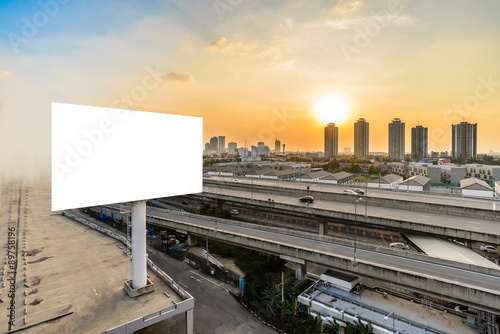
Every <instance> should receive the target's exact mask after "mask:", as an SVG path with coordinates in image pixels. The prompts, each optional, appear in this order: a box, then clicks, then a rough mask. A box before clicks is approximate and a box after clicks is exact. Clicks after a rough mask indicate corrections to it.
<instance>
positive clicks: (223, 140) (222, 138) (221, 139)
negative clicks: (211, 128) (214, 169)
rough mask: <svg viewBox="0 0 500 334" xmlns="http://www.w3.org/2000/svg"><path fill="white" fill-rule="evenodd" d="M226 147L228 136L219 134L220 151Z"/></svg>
mask: <svg viewBox="0 0 500 334" xmlns="http://www.w3.org/2000/svg"><path fill="white" fill-rule="evenodd" d="M225 149H226V136H219V152H222V151H224V150H225Z"/></svg>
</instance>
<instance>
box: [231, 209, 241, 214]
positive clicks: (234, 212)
mask: <svg viewBox="0 0 500 334" xmlns="http://www.w3.org/2000/svg"><path fill="white" fill-rule="evenodd" d="M229 213H230V214H232V215H237V214H239V213H240V212H239V211H238V210H231V211H229Z"/></svg>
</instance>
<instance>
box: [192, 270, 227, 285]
mask: <svg viewBox="0 0 500 334" xmlns="http://www.w3.org/2000/svg"><path fill="white" fill-rule="evenodd" d="M190 271H191V272H192V273H193V274H195V275H196V276H198V277H201V278H203V279H205V280H207V281H209V282H210V283H212V284H215V285H217V286H220V284H218V283H216V282H214V281H212V280H211V279H208V278H206V277H203V276H201V275H200V274H197V273H196V272H194V271H192V270H190Z"/></svg>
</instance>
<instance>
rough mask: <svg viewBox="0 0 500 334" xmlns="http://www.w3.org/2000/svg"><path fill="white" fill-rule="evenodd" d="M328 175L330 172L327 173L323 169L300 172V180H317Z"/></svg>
mask: <svg viewBox="0 0 500 334" xmlns="http://www.w3.org/2000/svg"><path fill="white" fill-rule="evenodd" d="M330 175H332V173H328V172H325V171H316V172H311V173H308V174H301V175H300V180H301V181H305V182H318V181H319V180H320V179H322V178H324V177H327V176H330Z"/></svg>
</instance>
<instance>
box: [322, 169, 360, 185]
mask: <svg viewBox="0 0 500 334" xmlns="http://www.w3.org/2000/svg"><path fill="white" fill-rule="evenodd" d="M318 182H319V183H330V184H345V185H349V184H354V175H353V174H351V173H348V172H339V173H335V174H330V175H327V176H324V177H322V178H320V179H319V180H318Z"/></svg>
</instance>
